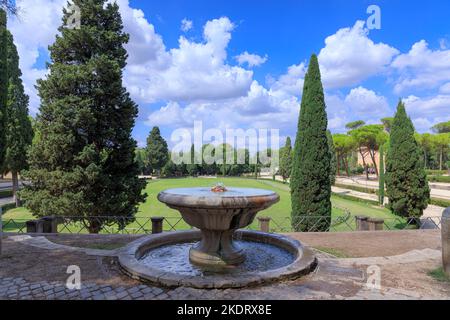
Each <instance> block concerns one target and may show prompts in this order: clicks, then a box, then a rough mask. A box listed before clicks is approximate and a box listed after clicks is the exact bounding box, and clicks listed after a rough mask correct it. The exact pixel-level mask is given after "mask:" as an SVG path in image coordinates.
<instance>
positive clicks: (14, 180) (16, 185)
mask: <svg viewBox="0 0 450 320" xmlns="http://www.w3.org/2000/svg"><path fill="white" fill-rule="evenodd" d="M11 175H12V191H13V200H14V202H15V204H16V208H18V207H20V199H19V196H18V194H17V191H19V175H18V173H17V171H14V170H12V172H11Z"/></svg>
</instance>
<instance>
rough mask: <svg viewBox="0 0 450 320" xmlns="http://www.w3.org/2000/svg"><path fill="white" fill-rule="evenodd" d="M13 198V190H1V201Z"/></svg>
mask: <svg viewBox="0 0 450 320" xmlns="http://www.w3.org/2000/svg"><path fill="white" fill-rule="evenodd" d="M12 196H13V192H12V190H0V199H2V198H9V197H12Z"/></svg>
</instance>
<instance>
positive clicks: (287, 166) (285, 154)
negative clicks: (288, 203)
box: [280, 137, 292, 181]
mask: <svg viewBox="0 0 450 320" xmlns="http://www.w3.org/2000/svg"><path fill="white" fill-rule="evenodd" d="M291 171H292V142H291V138H290V137H287V138H286V145H285V146H284V148H283V150H282V153H281V161H280V174H281V176H282V177H283V180H284V181H286V180H287V179H289V177H290V176H291Z"/></svg>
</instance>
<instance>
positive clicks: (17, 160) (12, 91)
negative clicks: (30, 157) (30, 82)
mask: <svg viewBox="0 0 450 320" xmlns="http://www.w3.org/2000/svg"><path fill="white" fill-rule="evenodd" d="M7 48H8V68H7V69H8V103H7V109H6V111H7V112H6V115H7V116H6V117H7V119H8V121H7V123H6V157H5V165H4V170H5V171H6V172H11V175H12V180H13V195H14V200H15V203H16V206H20V201H19V197H18V196H17V191H18V189H19V180H18V174H19V173H20V172H21V171H22V170H24V169H26V168H27V152H28V149H29V146H30V145H31V142H32V141H33V129H32V127H31V121H30V118H29V116H28V101H29V98H28V96H27V95H26V94H25V92H24V87H23V84H22V79H21V77H22V72H21V71H20V68H19V55H18V53H17V49H16V46H15V45H14V41H13V36H12V34H11V33H10V32H8V47H7Z"/></svg>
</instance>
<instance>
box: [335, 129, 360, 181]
mask: <svg viewBox="0 0 450 320" xmlns="http://www.w3.org/2000/svg"><path fill="white" fill-rule="evenodd" d="M333 144H334V148H335V152H336V159H337V168H336V170H337V175H338V176H340V175H341V173H342V169H345V172H346V174H347V176H350V166H349V158H350V157H351V156H352V152H353V150H354V149H355V146H356V143H355V141H354V139H353V137H352V136H349V135H346V134H335V135H333Z"/></svg>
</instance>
